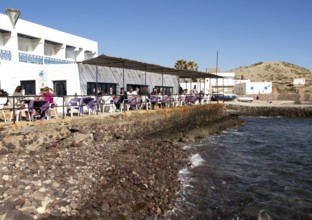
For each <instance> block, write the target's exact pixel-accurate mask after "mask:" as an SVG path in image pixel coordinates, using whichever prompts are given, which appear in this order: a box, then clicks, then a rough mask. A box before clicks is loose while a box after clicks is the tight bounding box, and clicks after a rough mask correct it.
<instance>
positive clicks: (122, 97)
mask: <svg viewBox="0 0 312 220" xmlns="http://www.w3.org/2000/svg"><path fill="white" fill-rule="evenodd" d="M119 95H120V99H119V101H118V102H117V103H115V106H116V108H117V109H118V110H121V109H120V105H121V104H122V103H126V102H127V99H128V95H127V92H126V91H125V90H124V88H123V87H122V88H120V93H119Z"/></svg>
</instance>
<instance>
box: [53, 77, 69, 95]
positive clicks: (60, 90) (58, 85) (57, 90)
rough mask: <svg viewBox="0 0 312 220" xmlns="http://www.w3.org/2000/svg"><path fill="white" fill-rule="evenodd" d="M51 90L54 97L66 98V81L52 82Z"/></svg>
mask: <svg viewBox="0 0 312 220" xmlns="http://www.w3.org/2000/svg"><path fill="white" fill-rule="evenodd" d="M53 90H54V95H55V96H66V95H67V90H66V81H53Z"/></svg>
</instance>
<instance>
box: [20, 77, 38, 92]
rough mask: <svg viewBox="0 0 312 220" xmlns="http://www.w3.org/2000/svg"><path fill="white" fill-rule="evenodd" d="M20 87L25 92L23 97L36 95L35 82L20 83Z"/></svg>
mask: <svg viewBox="0 0 312 220" xmlns="http://www.w3.org/2000/svg"><path fill="white" fill-rule="evenodd" d="M21 86H22V87H23V89H24V90H25V95H36V81H35V80H27V81H21Z"/></svg>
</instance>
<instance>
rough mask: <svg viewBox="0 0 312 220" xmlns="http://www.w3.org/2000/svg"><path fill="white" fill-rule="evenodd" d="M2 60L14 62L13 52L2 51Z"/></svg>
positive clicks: (0, 58) (0, 57) (0, 56)
mask: <svg viewBox="0 0 312 220" xmlns="http://www.w3.org/2000/svg"><path fill="white" fill-rule="evenodd" d="M0 60H12V54H11V51H8V50H1V49H0Z"/></svg>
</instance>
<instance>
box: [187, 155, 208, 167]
mask: <svg viewBox="0 0 312 220" xmlns="http://www.w3.org/2000/svg"><path fill="white" fill-rule="evenodd" d="M190 161H191V164H192V165H191V167H192V168H194V167H197V166H200V165H202V164H203V163H204V162H205V160H204V159H203V158H202V157H201V156H200V155H199V154H198V153H197V154H193V155H192V157H191V159H190Z"/></svg>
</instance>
